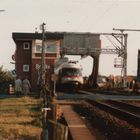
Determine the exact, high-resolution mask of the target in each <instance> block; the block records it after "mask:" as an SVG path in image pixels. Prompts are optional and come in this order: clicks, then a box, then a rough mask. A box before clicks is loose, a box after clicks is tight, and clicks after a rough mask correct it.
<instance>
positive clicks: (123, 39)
mask: <svg viewBox="0 0 140 140" xmlns="http://www.w3.org/2000/svg"><path fill="white" fill-rule="evenodd" d="M98 34H100V35H104V36H113V37H114V38H115V39H116V41H117V42H118V43H119V46H117V47H115V49H105V48H104V49H103V48H74V47H72V48H69V47H63V48H60V53H61V54H63V55H65V54H67V55H82V56H84V55H90V56H96V55H100V54H118V57H121V58H123V66H122V72H123V87H124V88H125V87H126V83H127V36H128V35H127V34H124V33H123V32H121V33H98Z"/></svg>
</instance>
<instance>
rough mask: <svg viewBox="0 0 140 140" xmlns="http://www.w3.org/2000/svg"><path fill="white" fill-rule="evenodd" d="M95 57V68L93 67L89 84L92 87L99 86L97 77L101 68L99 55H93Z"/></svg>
mask: <svg viewBox="0 0 140 140" xmlns="http://www.w3.org/2000/svg"><path fill="white" fill-rule="evenodd" d="M91 57H92V58H93V68H92V73H91V75H90V76H89V80H88V81H89V82H88V83H89V85H90V86H91V87H96V86H97V77H98V69H99V55H95V56H94V55H91Z"/></svg>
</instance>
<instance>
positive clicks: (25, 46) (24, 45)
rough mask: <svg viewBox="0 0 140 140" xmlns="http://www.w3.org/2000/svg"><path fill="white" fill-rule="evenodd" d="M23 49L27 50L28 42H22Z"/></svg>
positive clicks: (28, 47)
mask: <svg viewBox="0 0 140 140" xmlns="http://www.w3.org/2000/svg"><path fill="white" fill-rule="evenodd" d="M23 49H24V50H29V49H30V43H29V42H24V43H23Z"/></svg>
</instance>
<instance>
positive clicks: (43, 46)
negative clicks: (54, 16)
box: [41, 23, 46, 88]
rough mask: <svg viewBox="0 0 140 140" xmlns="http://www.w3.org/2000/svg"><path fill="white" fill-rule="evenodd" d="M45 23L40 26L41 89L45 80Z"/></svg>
mask: <svg viewBox="0 0 140 140" xmlns="http://www.w3.org/2000/svg"><path fill="white" fill-rule="evenodd" d="M45 25H46V24H45V23H43V24H41V30H42V53H41V87H42V88H44V87H45V83H46V79H45V64H46V63H45V40H46V37H45Z"/></svg>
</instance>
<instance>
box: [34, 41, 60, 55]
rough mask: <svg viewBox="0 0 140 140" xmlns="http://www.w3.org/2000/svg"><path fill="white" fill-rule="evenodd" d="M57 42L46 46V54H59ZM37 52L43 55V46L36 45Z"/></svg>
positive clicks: (48, 43)
mask: <svg viewBox="0 0 140 140" xmlns="http://www.w3.org/2000/svg"><path fill="white" fill-rule="evenodd" d="M57 47H58V45H57V42H47V44H45V53H57ZM35 52H36V53H41V52H42V44H41V43H40V44H39V43H36V44H35Z"/></svg>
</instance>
